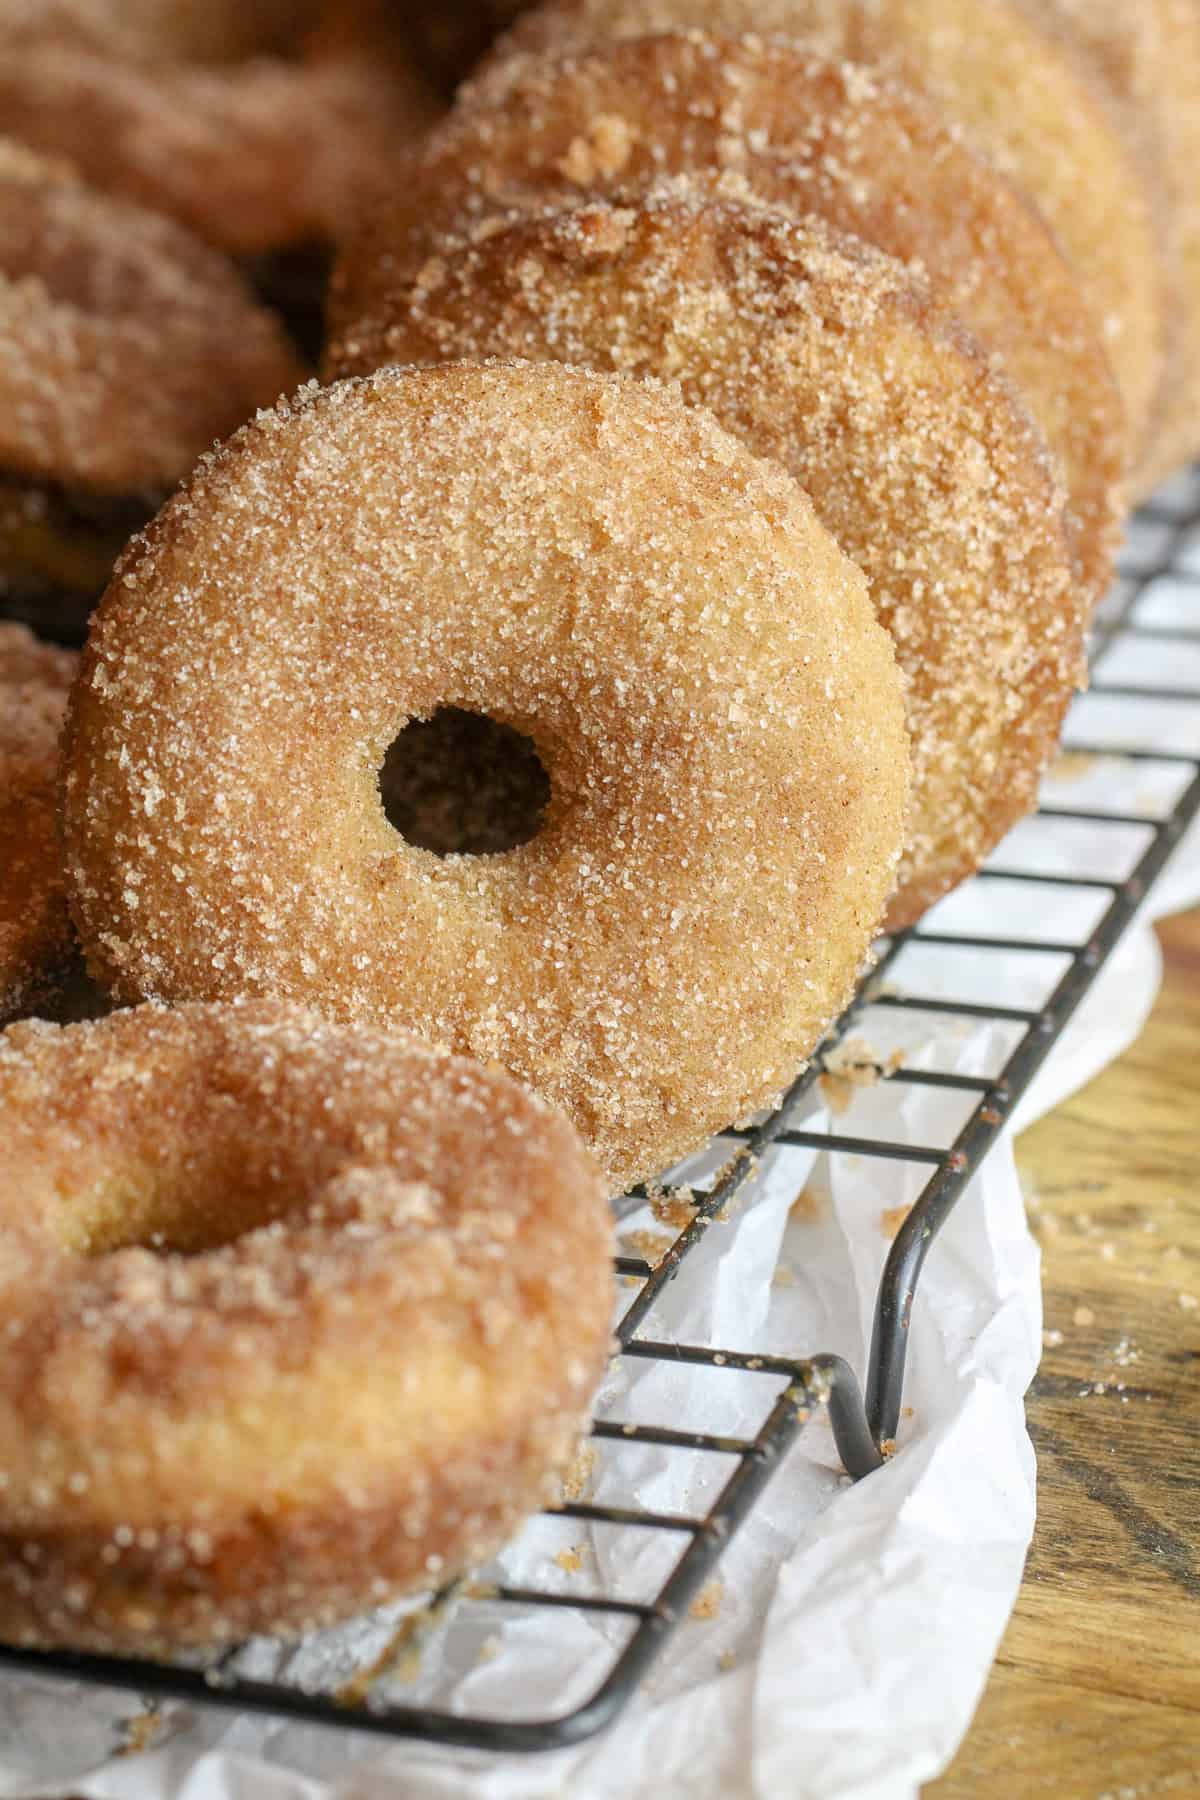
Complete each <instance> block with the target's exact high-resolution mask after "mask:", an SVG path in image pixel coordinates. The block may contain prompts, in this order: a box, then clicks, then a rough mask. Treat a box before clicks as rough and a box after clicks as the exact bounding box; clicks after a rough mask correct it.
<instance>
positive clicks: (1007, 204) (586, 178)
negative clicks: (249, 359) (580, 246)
mask: <svg viewBox="0 0 1200 1800" xmlns="http://www.w3.org/2000/svg"><path fill="white" fill-rule="evenodd" d="M501 73H502V74H503V76H504V80H505V84H506V85H505V89H504V93H503V95H502V96H497V97H496V98H495V99H492V98H488V99H484V98H483V97H482V96H481V97H479V98H478V99H473V100H471V101H469V102H464V103H463V104H461V105H460V106H459V107H458V108H457V109H456V110H455V111H454V112H453V113H451V114H450V115H449V117H448V118H447V119H445V120H444V121H443V122H442V124H441V125H439V126H437V127H436V128H435V129H434V131H433V132H432V133H431V134H430V136H429V138H428V139H427V140H426V141H425V142H424V143H423V144H421V145H420V146H419V147H418V148H417V149H415V150H414V151H413V152H412V153H411V155H410V156H409V158H408V159H407V160H406V162H405V166H404V169H403V172H402V175H401V177H400V179H398V180H397V181H396V183H395V185H394V190H393V196H392V198H391V199H390V201H389V204H388V206H387V208H385V209H381V210H380V212H379V213H378V215H377V216H376V217H375V218H374V219H373V221H372V222H371V224H370V225H369V226H368V227H367V229H366V230H365V231H364V233H363V235H362V238H361V240H360V241H358V242H355V243H352V244H351V245H349V246H348V247H347V248H346V250H345V252H344V253H343V257H342V261H341V264H340V266H339V268H338V270H337V272H336V274H335V278H334V287H333V305H332V309H331V330H332V342H331V344H330V346H329V348H328V349H327V352H326V361H327V366H328V367H329V368H331V369H332V370H333V371H334V372H335V373H342V374H345V373H349V372H352V371H354V370H356V369H359V368H361V367H362V366H363V364H362V362H361V359H359V358H358V357H357V356H356V355H355V351H354V346H355V344H356V343H357V342H359V341H360V339H361V337H362V336H363V335H364V333H366V334H370V333H371V332H377V331H378V330H379V329H380V327H381V326H382V325H383V324H385V323H386V322H387V321H388V320H389V319H391V318H393V317H394V316H395V314H396V310H397V306H398V296H399V295H400V294H401V293H402V291H403V288H404V285H405V282H406V281H407V280H409V279H411V277H412V275H413V274H414V273H415V272H416V270H417V269H419V267H420V266H421V264H422V263H423V262H424V261H425V260H426V259H427V258H428V257H429V256H432V255H434V254H435V253H436V248H437V238H438V236H439V235H440V234H442V233H445V232H446V231H448V230H451V229H454V230H456V231H459V232H462V231H465V229H466V228H467V226H468V225H469V224H470V223H471V222H472V221H474V220H477V219H479V220H482V219H486V218H487V216H488V215H489V214H490V213H492V212H494V211H496V210H497V209H499V208H502V207H515V206H533V205H537V206H539V207H540V206H547V205H558V204H562V203H572V202H574V201H575V200H576V199H577V198H578V197H579V196H580V194H581V193H588V192H592V193H601V194H609V195H613V194H621V193H629V192H634V191H636V190H638V189H641V188H644V187H645V186H646V184H647V182H648V181H651V180H653V179H657V178H658V177H660V176H661V175H663V174H667V175H676V174H679V175H688V174H696V175H701V174H716V173H721V172H725V171H728V172H730V173H733V174H736V175H738V176H739V177H741V178H742V179H743V180H744V181H746V182H748V183H749V184H750V186H751V187H752V188H753V189H754V191H755V192H756V193H757V194H759V195H760V196H761V197H762V198H763V199H764V200H769V201H771V202H772V203H773V204H778V205H781V206H785V207H787V208H788V209H789V210H790V211H792V212H794V213H796V214H797V215H809V214H816V215H817V216H818V217H820V218H822V219H825V220H826V221H827V222H828V223H829V224H831V225H833V226H834V227H836V228H837V229H838V230H839V231H843V232H848V233H851V234H852V235H854V236H856V237H860V238H862V239H864V240H865V241H866V242H867V243H870V244H874V245H876V246H877V247H878V248H879V249H881V250H884V251H887V252H888V253H890V254H891V255H893V256H897V257H899V258H900V259H901V260H902V261H904V262H907V263H910V264H913V265H915V266H916V267H917V268H919V269H920V270H921V271H922V272H923V273H924V274H925V275H926V276H927V277H928V279H929V280H930V281H931V282H932V283H933V286H934V289H935V291H936V292H937V294H938V295H939V297H941V298H943V299H944V300H946V301H947V302H948V304H949V305H950V307H951V308H952V309H953V310H954V311H955V312H957V313H958V314H959V316H960V317H961V318H962V320H963V321H964V323H965V324H967V325H968V326H969V327H970V328H971V329H972V330H973V331H974V332H976V333H977V334H978V335H979V337H980V338H981V339H982V341H983V342H984V343H985V344H986V345H988V346H989V347H990V348H991V349H993V350H995V351H998V352H999V354H1000V355H1001V357H1002V358H1003V361H1004V364H1005V367H1006V368H1007V370H1008V373H1009V374H1010V375H1011V376H1012V378H1013V380H1014V381H1015V383H1016V385H1017V387H1018V389H1019V391H1020V393H1021V396H1022V398H1023V399H1024V401H1025V403H1026V405H1027V406H1028V407H1029V409H1030V411H1031V412H1032V414H1033V417H1034V419H1035V421H1036V423H1037V424H1038V425H1039V426H1040V427H1041V428H1042V431H1043V432H1044V433H1045V436H1046V439H1047V442H1048V443H1049V445H1050V447H1051V449H1052V451H1053V452H1054V453H1055V455H1056V457H1057V459H1058V461H1059V463H1060V465H1061V469H1062V473H1063V478H1064V480H1065V482H1066V485H1067V488H1068V493H1069V496H1070V502H1071V512H1070V521H1069V522H1070V526H1071V534H1072V548H1073V550H1074V553H1075V556H1076V559H1077V563H1078V568H1079V579H1080V583H1081V586H1082V588H1083V591H1084V595H1085V598H1087V599H1089V600H1092V601H1098V600H1099V599H1100V598H1101V597H1102V595H1103V594H1104V593H1105V592H1106V591H1107V589H1108V586H1109V583H1110V581H1111V578H1112V569H1113V556H1114V551H1115V547H1116V543H1117V540H1118V536H1119V531H1120V525H1121V516H1122V508H1121V501H1122V494H1121V486H1122V476H1123V473H1124V464H1125V455H1126V442H1125V421H1124V416H1123V411H1122V407H1121V402H1120V397H1119V395H1118V393H1117V390H1116V387H1115V385H1114V383H1113V380H1112V376H1111V372H1110V369H1109V366H1108V361H1107V358H1106V356H1105V354H1104V351H1103V348H1102V347H1101V344H1100V342H1099V338H1098V336H1097V334H1096V332H1095V331H1094V329H1093V326H1092V321H1091V315H1090V313H1089V311H1088V309H1087V307H1086V305H1085V303H1084V301H1083V299H1082V298H1081V296H1080V293H1079V288H1078V283H1077V281H1076V279H1075V275H1074V272H1073V271H1072V270H1071V269H1069V268H1068V266H1067V265H1066V263H1065V262H1064V261H1063V259H1062V256H1061V255H1060V253H1059V251H1058V248H1057V246H1056V244H1055V242H1054V240H1053V239H1052V237H1051V235H1050V233H1049V232H1048V231H1047V230H1046V228H1045V226H1044V225H1043V223H1042V222H1041V220H1040V218H1039V217H1038V216H1037V215H1036V214H1035V213H1034V212H1033V210H1032V209H1031V208H1030V207H1029V206H1028V205H1027V204H1026V202H1025V200H1024V199H1023V197H1022V196H1021V194H1020V193H1019V192H1018V191H1017V189H1016V188H1015V187H1014V186H1013V185H1012V184H1011V183H1010V182H1008V181H1006V180H1005V179H1004V178H1003V177H1002V176H1000V175H999V174H998V173H997V172H996V171H995V170H994V169H992V168H991V166H990V165H989V164H987V163H985V162H984V161H982V160H981V159H980V158H979V157H977V156H975V155H974V154H973V153H972V152H971V151H970V150H968V149H967V148H966V147H965V146H964V145H963V144H962V143H961V142H960V141H959V139H958V137H957V136H956V135H955V134H954V133H952V132H951V131H949V130H948V129H947V128H946V127H945V126H943V125H942V124H941V123H940V122H939V121H938V119H937V118H936V117H935V116H934V115H933V113H932V111H931V109H930V108H929V107H928V106H927V105H926V104H924V103H923V102H922V101H921V100H920V99H919V97H917V96H915V95H912V94H909V93H906V92H905V91H904V90H902V89H899V88H897V87H896V86H895V85H894V84H892V83H889V82H886V81H884V80H881V79H880V78H878V77H877V76H876V75H875V74H873V73H872V72H870V71H867V70H865V69H858V68H852V67H848V66H847V65H845V64H842V63H831V62H828V61H826V60H824V59H816V58H813V57H811V56H808V55H807V54H805V53H802V52H799V51H796V50H793V49H789V48H788V47H787V46H785V45H779V44H766V43H763V42H762V41H761V40H757V39H743V40H740V41H737V42H735V41H732V40H717V39H712V38H709V37H707V36H705V35H703V34H701V33H699V32H689V33H682V32H676V33H671V34H669V35H666V36H661V37H654V38H641V39H633V40H625V41H623V42H618V43H612V44H604V45H599V46H597V47H596V48H595V49H593V50H591V51H586V52H580V53H579V55H577V56H568V57H565V58H554V59H553V60H551V59H549V58H541V57H528V58H521V59H520V60H519V61H517V60H515V59H514V60H513V61H511V62H509V63H506V64H504V65H503V67H502V70H501ZM360 327H362V330H361V331H360Z"/></svg>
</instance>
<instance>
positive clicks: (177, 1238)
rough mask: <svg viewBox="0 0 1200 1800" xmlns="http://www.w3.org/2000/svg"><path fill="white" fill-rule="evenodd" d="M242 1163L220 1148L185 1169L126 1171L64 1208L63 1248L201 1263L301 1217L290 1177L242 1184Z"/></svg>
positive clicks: (300, 1198) (232, 1150)
mask: <svg viewBox="0 0 1200 1800" xmlns="http://www.w3.org/2000/svg"><path fill="white" fill-rule="evenodd" d="M240 1160H241V1159H240V1157H239V1155H238V1152H237V1147H235V1146H234V1147H231V1146H219V1147H216V1148H214V1149H210V1150H208V1151H207V1152H205V1153H201V1154H200V1155H198V1156H194V1157H189V1159H188V1163H187V1165H186V1166H185V1167H176V1168H173V1169H172V1168H169V1167H164V1166H162V1165H161V1164H160V1165H158V1166H154V1165H151V1164H143V1165H141V1166H140V1167H139V1166H136V1165H135V1166H128V1165H127V1166H126V1167H125V1168H124V1169H122V1170H120V1171H119V1172H114V1173H112V1174H110V1175H109V1176H108V1177H107V1178H106V1179H105V1180H104V1181H103V1182H101V1183H100V1184H98V1186H97V1187H96V1188H95V1189H94V1190H93V1191H92V1192H91V1193H90V1194H88V1195H87V1197H86V1198H81V1199H77V1200H75V1201H74V1202H73V1203H72V1204H71V1205H70V1206H69V1208H64V1212H63V1215H62V1217H61V1219H60V1224H59V1233H60V1237H61V1239H62V1241H63V1244H64V1248H65V1249H67V1250H68V1251H69V1252H71V1253H72V1254H73V1255H75V1256H84V1257H100V1256H111V1255H112V1254H113V1253H114V1252H116V1251H118V1250H149V1251H152V1252H153V1253H154V1254H155V1255H157V1256H164V1257H166V1256H203V1255H204V1254H206V1253H207V1252H208V1251H211V1250H222V1249H224V1248H225V1247H226V1246H227V1245H230V1244H235V1243H237V1242H238V1240H239V1239H240V1238H244V1237H247V1236H248V1235H249V1234H250V1233H251V1232H252V1231H258V1230H260V1229H261V1228H262V1227H263V1226H265V1225H271V1224H274V1223H276V1222H277V1221H279V1220H281V1219H283V1218H285V1217H287V1216H288V1215H289V1214H292V1213H295V1212H297V1211H302V1210H304V1208H305V1206H306V1204H307V1200H308V1198H309V1195H308V1194H307V1193H306V1184H305V1183H303V1182H302V1181H297V1180H296V1179H294V1177H295V1176H296V1174H297V1171H296V1170H294V1169H293V1170H290V1171H282V1172H281V1171H278V1170H277V1171H274V1172H272V1173H271V1174H267V1175H265V1176H264V1175H262V1174H259V1173H257V1172H256V1173H255V1174H254V1175H251V1176H250V1178H249V1179H248V1178H247V1174H246V1171H245V1169H244V1168H242V1169H239V1166H238V1164H239V1161H240ZM289 1174H290V1175H291V1176H292V1177H293V1179H290V1180H289V1179H285V1178H282V1177H284V1176H286V1175H289Z"/></svg>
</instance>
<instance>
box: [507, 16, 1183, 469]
mask: <svg viewBox="0 0 1200 1800" xmlns="http://www.w3.org/2000/svg"><path fill="white" fill-rule="evenodd" d="M673 25H676V26H678V25H683V26H696V27H699V28H701V29H705V30H713V31H722V32H759V33H762V34H764V35H767V36H770V35H778V36H781V37H784V38H789V39H792V40H795V39H802V40H803V41H804V42H805V43H806V44H807V45H809V46H810V47H811V48H813V49H814V50H819V51H822V52H824V53H826V54H828V55H831V56H835V57H848V58H850V59H851V60H852V61H854V62H860V63H870V64H875V65H878V66H879V67H880V68H882V69H885V70H887V71H888V72H890V73H893V74H896V75H898V76H900V77H901V78H902V79H903V80H905V81H907V82H909V83H910V84H911V85H912V86H914V87H916V88H920V89H922V90H923V91H925V92H927V93H928V94H930V95H931V96H932V97H933V98H934V99H935V100H936V101H937V103H938V104H939V105H940V106H941V107H942V109H943V110H944V112H945V115H946V117H947V118H948V119H949V120H951V121H952V122H953V123H956V124H958V125H960V126H961V127H962V128H963V129H964V130H965V131H966V132H967V133H968V135H969V137H970V138H971V139H972V140H973V141H974V142H975V143H976V144H978V145H980V146H982V147H983V148H984V149H986V150H987V151H988V152H989V153H990V154H991V155H992V156H993V157H994V158H995V159H996V161H997V162H998V163H999V164H1000V166H1001V167H1002V168H1003V169H1004V170H1005V171H1006V172H1007V173H1009V174H1011V175H1013V176H1014V177H1015V178H1016V179H1017V180H1018V181H1019V182H1020V184H1021V185H1022V186H1023V187H1025V188H1026V189H1027V190H1028V192H1029V193H1030V194H1031V195H1032V196H1033V198H1034V200H1036V202H1037V203H1038V205H1039V206H1040V207H1041V209H1042V211H1043V212H1044V214H1045V215H1046V218H1047V220H1048V222H1049V224H1050V226H1051V227H1052V229H1053V230H1054V231H1055V232H1056V234H1057V236H1058V238H1059V240H1060V242H1061V243H1062V245H1063V246H1064V248H1065V249H1066V251H1067V253H1068V255H1069V256H1070V258H1071V260H1072V261H1073V262H1074V264H1075V266H1076V268H1077V270H1078V273H1079V278H1080V281H1081V284H1082V287H1083V291H1084V295H1085V298H1086V299H1087V301H1088V304H1089V305H1090V306H1091V307H1092V308H1093V316H1094V318H1095V320H1096V322H1097V325H1098V327H1099V328H1100V329H1101V331H1102V333H1103V336H1104V342H1105V346H1106V348H1107V350H1108V352H1109V355H1110V357H1111V359H1112V364H1113V368H1114V371H1115V373H1116V376H1117V381H1118V385H1119V386H1120V389H1121V393H1122V396H1123V398H1124V401H1125V409H1126V414H1127V419H1128V426H1129V439H1128V442H1129V447H1130V460H1133V459H1134V458H1136V457H1137V456H1138V455H1140V454H1141V453H1142V451H1143V449H1144V447H1145V445H1146V443H1147V441H1148V438H1149V434H1150V432H1151V431H1152V430H1153V429H1154V426H1155V421H1156V418H1157V414H1158V410H1159V405H1160V401H1161V390H1162V384H1163V380H1164V376H1165V373H1166V367H1167V363H1166V357H1167V349H1168V337H1169V333H1170V331H1171V325H1172V316H1171V309H1170V295H1169V286H1168V271H1167V268H1166V266H1165V263H1164V258H1163V254H1162V252H1163V233H1162V230H1161V220H1160V218H1159V217H1158V214H1157V210H1156V208H1157V205H1158V203H1159V200H1160V195H1159V191H1158V188H1157V184H1156V181H1155V177H1154V171H1153V169H1152V167H1150V166H1149V165H1148V164H1147V163H1146V161H1144V160H1143V159H1142V158H1141V157H1140V156H1139V155H1138V153H1137V149H1136V146H1135V144H1134V143H1133V142H1132V141H1131V137H1130V134H1129V132H1128V130H1127V129H1126V126H1125V122H1124V121H1123V120H1122V119H1121V117H1120V116H1119V114H1118V112H1117V110H1116V109H1115V108H1114V105H1113V103H1112V100H1111V96H1110V95H1109V94H1108V93H1107V92H1106V91H1105V90H1104V88H1103V86H1102V85H1101V84H1100V83H1099V82H1097V81H1096V80H1095V78H1094V76H1093V75H1092V72H1091V71H1090V69H1089V68H1088V67H1087V65H1086V62H1085V60H1084V59H1083V58H1082V57H1081V56H1079V55H1078V54H1077V52H1076V51H1075V48H1074V46H1073V45H1072V44H1071V43H1070V41H1069V40H1068V39H1067V38H1065V37H1064V36H1063V34H1061V33H1059V32H1056V31H1055V29H1054V25H1053V21H1052V19H1051V18H1050V16H1049V11H1048V9H1044V8H1043V9H1036V8H1031V7H1029V6H1028V5H1027V4H1025V3H1024V0H546V3H545V4H543V5H542V6H540V7H539V8H538V9H537V10H536V11H535V12H532V13H530V14H527V15H526V16H524V17H522V18H520V19H518V20H517V22H516V24H515V25H514V26H513V27H512V30H511V33H510V34H509V37H508V38H507V39H506V40H503V41H502V43H501V45H500V46H499V47H498V49H497V50H496V51H495V52H494V56H495V57H496V59H497V60H499V59H502V58H503V56H504V55H505V54H507V52H508V51H509V50H510V49H512V48H529V49H538V50H545V49H554V48H556V47H560V48H564V49H565V48H569V47H571V46H572V45H579V44H583V43H587V42H589V41H591V40H592V39H597V38H603V37H613V36H619V37H628V36H636V35H640V34H641V33H643V32H646V31H656V30H661V29H663V28H664V27H667V26H673ZM501 80H503V77H501Z"/></svg>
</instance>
